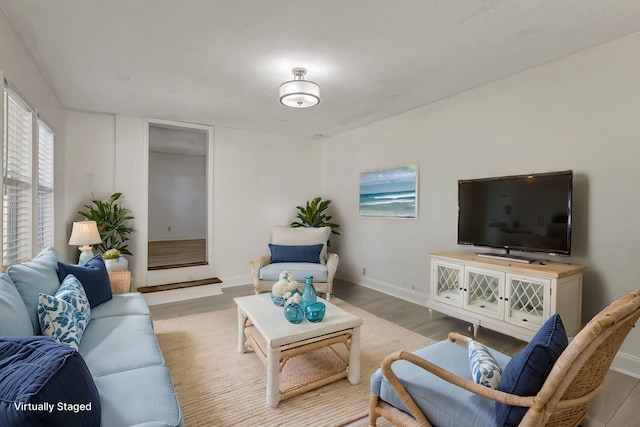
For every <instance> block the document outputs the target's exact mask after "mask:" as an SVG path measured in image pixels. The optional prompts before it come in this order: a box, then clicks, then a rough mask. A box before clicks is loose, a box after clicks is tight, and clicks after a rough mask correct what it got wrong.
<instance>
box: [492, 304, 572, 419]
mask: <svg viewBox="0 0 640 427" xmlns="http://www.w3.org/2000/svg"><path fill="white" fill-rule="evenodd" d="M568 344H569V343H568V340H567V333H566V332H565V330H564V325H563V324H562V319H561V318H560V315H559V314H554V315H553V316H551V317H550V318H549V319H547V321H546V322H545V323H544V325H542V327H541V328H540V329H539V330H538V332H537V333H536V334H535V335H534V337H533V338H532V339H531V341H530V342H529V344H527V346H526V347H525V348H524V349H523V350H522V351H520V352H518V353H516V354H515V355H514V356H513V357H512V358H511V360H510V361H509V363H507V366H505V368H504V371H503V372H502V377H501V378H500V385H499V386H498V390H500V391H504V392H505V393H511V394H516V395H518V396H534V395H536V394H538V392H539V391H540V389H541V388H542V384H544V382H545V380H546V379H547V376H548V375H549V372H551V368H553V365H554V364H555V363H556V360H558V358H559V357H560V355H561V354H562V352H563V351H564V349H565V348H567V345H568ZM528 409H529V408H523V407H520V406H510V405H507V404H504V403H496V421H497V425H499V426H505V427H516V426H517V425H518V424H520V421H522V417H524V414H525V413H526V412H527V410H528Z"/></svg>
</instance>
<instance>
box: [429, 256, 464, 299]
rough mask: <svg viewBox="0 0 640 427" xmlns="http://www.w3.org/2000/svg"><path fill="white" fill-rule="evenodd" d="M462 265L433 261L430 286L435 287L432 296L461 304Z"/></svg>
mask: <svg viewBox="0 0 640 427" xmlns="http://www.w3.org/2000/svg"><path fill="white" fill-rule="evenodd" d="M463 268H464V267H462V266H460V265H455V264H448V263H444V262H439V261H434V263H433V276H432V278H433V280H432V286H434V287H435V289H434V294H433V298H434V299H435V300H439V301H442V302H445V303H447V304H453V305H457V306H460V307H461V306H462V271H463Z"/></svg>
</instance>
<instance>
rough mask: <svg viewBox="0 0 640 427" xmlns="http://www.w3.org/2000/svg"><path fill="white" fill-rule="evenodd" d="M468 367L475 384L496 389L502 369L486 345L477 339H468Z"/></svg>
mask: <svg viewBox="0 0 640 427" xmlns="http://www.w3.org/2000/svg"><path fill="white" fill-rule="evenodd" d="M467 348H468V350H469V367H470V368H471V376H472V377H473V381H475V382H476V383H477V384H480V385H483V386H485V387H489V388H492V389H497V388H498V385H499V384H500V376H501V375H502V369H501V368H500V365H498V362H496V359H495V358H494V357H493V356H492V355H491V352H490V351H489V349H488V348H487V347H485V346H484V345H482V344H480V343H479V342H478V341H474V340H471V339H470V340H468V341H467Z"/></svg>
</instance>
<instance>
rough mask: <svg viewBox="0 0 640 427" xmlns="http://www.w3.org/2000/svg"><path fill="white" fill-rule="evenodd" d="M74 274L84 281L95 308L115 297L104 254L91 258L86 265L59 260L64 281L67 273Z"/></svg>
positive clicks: (90, 300)
mask: <svg viewBox="0 0 640 427" xmlns="http://www.w3.org/2000/svg"><path fill="white" fill-rule="evenodd" d="M69 274H73V275H74V276H76V278H77V279H78V280H79V281H80V283H82V287H83V288H84V291H85V293H86V294H87V299H88V300H89V305H90V306H91V308H94V307H96V306H98V305H100V304H102V303H103V302H105V301H109V300H110V299H111V298H112V297H113V293H112V292H111V282H110V281H109V273H107V267H105V265H104V261H103V260H102V255H100V254H98V255H96V256H94V257H93V258H91V259H90V260H89V261H87V263H86V264H85V265H75V264H64V263H62V262H58V279H59V280H60V283H62V282H63V281H64V279H65V277H67V275H69Z"/></svg>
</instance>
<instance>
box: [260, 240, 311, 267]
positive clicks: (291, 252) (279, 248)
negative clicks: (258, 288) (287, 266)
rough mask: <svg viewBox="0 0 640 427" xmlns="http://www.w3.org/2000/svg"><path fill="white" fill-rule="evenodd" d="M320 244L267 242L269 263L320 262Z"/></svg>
mask: <svg viewBox="0 0 640 427" xmlns="http://www.w3.org/2000/svg"><path fill="white" fill-rule="evenodd" d="M321 250H322V244H317V245H295V246H290V245H275V244H273V243H269V251H271V263H272V264H275V263H279V262H311V263H316V264H319V263H320V251H321Z"/></svg>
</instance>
